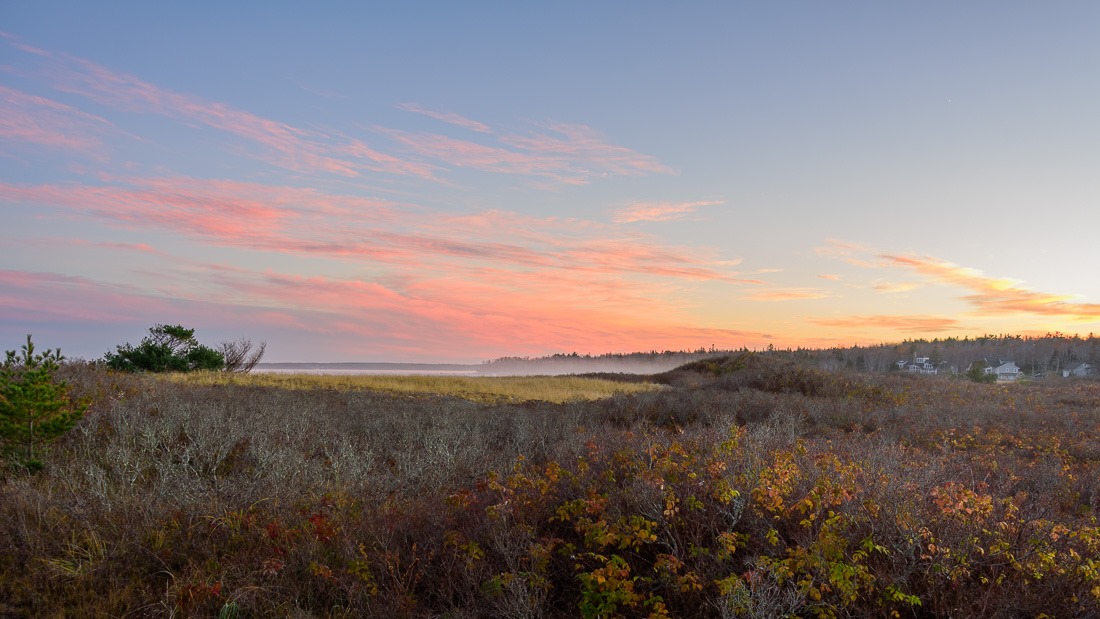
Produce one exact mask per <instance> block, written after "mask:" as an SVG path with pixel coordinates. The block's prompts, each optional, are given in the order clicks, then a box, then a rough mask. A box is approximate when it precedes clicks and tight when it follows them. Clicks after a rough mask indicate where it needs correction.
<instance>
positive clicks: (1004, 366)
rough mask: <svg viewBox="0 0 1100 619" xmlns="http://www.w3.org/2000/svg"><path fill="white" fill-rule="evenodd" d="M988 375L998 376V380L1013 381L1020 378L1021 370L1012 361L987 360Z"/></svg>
mask: <svg viewBox="0 0 1100 619" xmlns="http://www.w3.org/2000/svg"><path fill="white" fill-rule="evenodd" d="M983 371H984V372H985V373H986V374H996V375H997V380H999V381H1000V380H1004V381H1011V380H1016V379H1018V378H1020V368H1019V367H1018V366H1017V365H1016V364H1015V363H1014V362H1012V361H1005V360H1003V359H996V360H993V361H990V360H988V359H987V360H986V368H985V370H983Z"/></svg>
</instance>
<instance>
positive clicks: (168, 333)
mask: <svg viewBox="0 0 1100 619" xmlns="http://www.w3.org/2000/svg"><path fill="white" fill-rule="evenodd" d="M103 359H104V361H106V362H107V366H108V367H110V368H112V369H115V370H122V371H124V372H190V371H192V370H220V369H222V368H223V367H225V356H224V355H223V354H222V353H220V352H218V351H217V350H214V349H213V348H210V347H209V346H204V345H202V344H199V342H198V340H196V339H195V330H194V329H187V328H185V327H183V326H181V325H156V326H153V327H150V328H149V335H148V336H146V337H145V338H143V339H142V340H141V343H140V344H138V345H137V346H136V347H135V346H131V345H130V344H129V342H127V343H126V344H124V345H122V346H118V347H116V351H115V352H113V353H111V352H109V353H107V354H106V355H104V357H103Z"/></svg>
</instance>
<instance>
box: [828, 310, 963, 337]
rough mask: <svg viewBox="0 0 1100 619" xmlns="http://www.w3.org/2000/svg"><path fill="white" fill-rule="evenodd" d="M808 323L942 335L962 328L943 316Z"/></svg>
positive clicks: (885, 317)
mask: <svg viewBox="0 0 1100 619" xmlns="http://www.w3.org/2000/svg"><path fill="white" fill-rule="evenodd" d="M806 320H807V321H808V322H812V323H814V324H816V325H821V326H823V327H837V328H844V329H857V330H863V329H891V330H895V331H903V332H906V333H922V334H929V333H943V332H944V331H957V330H959V329H961V328H962V327H961V326H960V325H959V321H958V320H956V319H955V318H947V317H944V316H928V315H913V316H891V315H882V314H876V315H873V316H844V317H841V318H807V319H806Z"/></svg>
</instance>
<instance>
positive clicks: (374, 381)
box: [163, 372, 661, 404]
mask: <svg viewBox="0 0 1100 619" xmlns="http://www.w3.org/2000/svg"><path fill="white" fill-rule="evenodd" d="M163 378H165V379H167V380H170V381H173V382H177V383H182V384H188V385H246V386H256V387H276V388H280V389H292V390H309V389H338V390H352V391H356V390H367V391H384V392H388V393H402V394H410V395H414V394H433V395H448V396H456V397H460V398H465V399H467V400H472V401H475V402H526V401H531V400H538V401H543V402H554V403H559V404H560V403H562V402H569V401H577V400H599V399H602V398H608V397H611V396H613V395H616V394H623V393H638V392H643V391H654V390H656V389H660V388H661V386H660V385H656V384H653V383H624V382H618V381H613V380H605V379H601V378H586V377H580V376H424V375H372V374H358V375H333V374H265V373H257V374H230V373H225V372H193V373H188V374H165V375H163Z"/></svg>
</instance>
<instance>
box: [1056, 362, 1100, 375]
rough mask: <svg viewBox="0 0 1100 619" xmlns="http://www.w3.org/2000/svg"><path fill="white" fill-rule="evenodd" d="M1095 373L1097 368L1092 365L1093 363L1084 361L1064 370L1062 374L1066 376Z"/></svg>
mask: <svg viewBox="0 0 1100 619" xmlns="http://www.w3.org/2000/svg"><path fill="white" fill-rule="evenodd" d="M1094 373H1096V369H1095V368H1093V367H1092V364H1091V363H1082V364H1081V365H1078V366H1077V367H1075V368H1071V369H1068V370H1062V376H1064V377H1066V378H1069V377H1070V376H1089V375H1090V374H1094Z"/></svg>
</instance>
